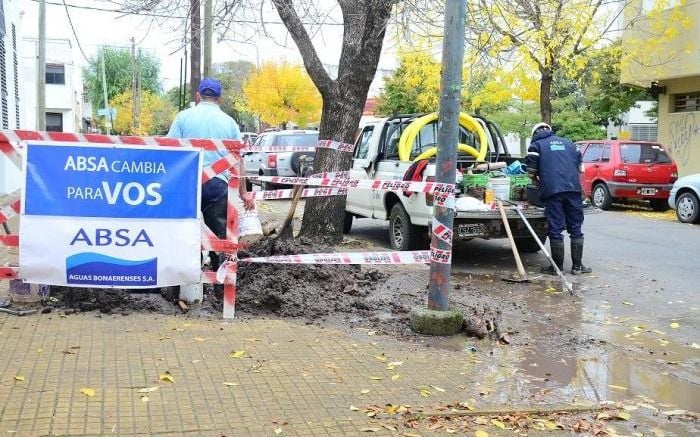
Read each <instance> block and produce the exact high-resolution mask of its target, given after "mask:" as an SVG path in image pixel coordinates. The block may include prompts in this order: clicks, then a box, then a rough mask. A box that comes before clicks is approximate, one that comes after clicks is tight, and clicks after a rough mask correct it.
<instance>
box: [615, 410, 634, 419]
mask: <svg viewBox="0 0 700 437" xmlns="http://www.w3.org/2000/svg"><path fill="white" fill-rule="evenodd" d="M615 417H617V418H618V419H622V420H630V417H632V416H630V413H628V412H627V411H620V412H619V413H617V415H616V416H615Z"/></svg>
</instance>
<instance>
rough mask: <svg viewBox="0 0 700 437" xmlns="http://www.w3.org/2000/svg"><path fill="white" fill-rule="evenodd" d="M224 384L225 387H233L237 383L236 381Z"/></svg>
mask: <svg viewBox="0 0 700 437" xmlns="http://www.w3.org/2000/svg"><path fill="white" fill-rule="evenodd" d="M224 385H225V386H226V387H235V386H237V385H238V383H237V382H224Z"/></svg>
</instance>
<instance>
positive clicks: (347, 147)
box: [318, 140, 355, 152]
mask: <svg viewBox="0 0 700 437" xmlns="http://www.w3.org/2000/svg"><path fill="white" fill-rule="evenodd" d="M318 147H321V148H324V149H333V150H338V151H339V152H352V151H354V150H355V145H354V144H347V143H341V142H340V141H333V140H321V141H319V142H318Z"/></svg>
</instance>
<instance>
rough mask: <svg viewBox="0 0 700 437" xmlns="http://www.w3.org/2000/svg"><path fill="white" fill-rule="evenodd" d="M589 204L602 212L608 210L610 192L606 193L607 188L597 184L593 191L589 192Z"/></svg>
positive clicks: (610, 199)
mask: <svg viewBox="0 0 700 437" xmlns="http://www.w3.org/2000/svg"><path fill="white" fill-rule="evenodd" d="M591 203H592V204H593V206H595V207H596V208H600V209H602V210H608V209H610V205H611V204H612V197H610V191H608V187H607V186H605V184H604V183H602V182H601V183H598V184H596V185H595V186H594V187H593V191H592V192H591Z"/></svg>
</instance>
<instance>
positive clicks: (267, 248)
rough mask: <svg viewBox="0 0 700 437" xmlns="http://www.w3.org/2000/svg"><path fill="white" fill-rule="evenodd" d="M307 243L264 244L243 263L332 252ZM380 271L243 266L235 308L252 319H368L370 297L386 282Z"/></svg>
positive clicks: (341, 267)
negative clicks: (333, 315) (259, 316)
mask: <svg viewBox="0 0 700 437" xmlns="http://www.w3.org/2000/svg"><path fill="white" fill-rule="evenodd" d="M333 251H334V250H333V249H331V248H328V247H324V246H319V245H317V244H314V243H312V242H310V241H308V240H304V239H295V240H285V241H281V240H275V239H272V238H269V239H264V240H260V241H258V242H256V243H254V244H253V245H252V246H250V247H249V248H248V249H247V250H245V251H241V252H240V253H239V257H240V258H244V257H254V256H272V255H293V254H304V253H324V252H333ZM386 276H387V275H385V274H384V273H382V272H380V271H379V270H376V269H362V268H360V266H356V265H306V264H257V263H240V264H239V266H238V280H237V289H238V294H237V298H236V308H237V310H239V311H243V312H245V313H248V314H274V315H277V316H281V317H303V318H306V319H308V320H317V319H319V318H323V317H325V316H328V315H330V314H331V313H352V314H359V315H368V314H369V313H370V312H371V311H370V308H369V307H368V304H367V300H366V297H367V296H369V294H370V291H371V290H372V289H373V288H374V287H375V286H376V285H377V284H380V283H383V282H384V281H385V279H386Z"/></svg>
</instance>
